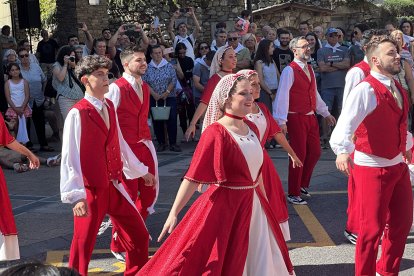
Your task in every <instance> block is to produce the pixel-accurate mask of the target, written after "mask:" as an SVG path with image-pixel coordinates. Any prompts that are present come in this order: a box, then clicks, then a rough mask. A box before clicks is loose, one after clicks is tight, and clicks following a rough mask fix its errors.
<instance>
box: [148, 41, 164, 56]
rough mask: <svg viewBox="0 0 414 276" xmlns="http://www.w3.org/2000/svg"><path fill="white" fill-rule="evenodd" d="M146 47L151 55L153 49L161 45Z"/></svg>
mask: <svg viewBox="0 0 414 276" xmlns="http://www.w3.org/2000/svg"><path fill="white" fill-rule="evenodd" d="M148 48H149V54H150V55H152V52H154V49H158V48H161V46H160V45H159V44H157V45H153V46H150V47H148Z"/></svg>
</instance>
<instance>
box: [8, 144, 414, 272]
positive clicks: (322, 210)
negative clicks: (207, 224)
mask: <svg viewBox="0 0 414 276" xmlns="http://www.w3.org/2000/svg"><path fill="white" fill-rule="evenodd" d="M52 145H53V146H55V148H59V144H52ZM195 145H196V143H195V142H191V143H184V144H181V147H182V149H183V152H181V153H173V152H169V151H165V152H163V153H160V154H159V155H158V157H159V171H160V184H161V190H160V194H159V198H158V203H157V205H156V213H155V214H153V215H151V216H150V217H149V218H148V221H147V225H148V228H149V231H150V234H151V236H152V237H153V238H154V239H153V241H151V244H150V247H151V250H150V251H151V252H154V251H155V250H156V249H157V248H158V247H159V246H160V244H159V243H157V242H155V240H156V238H157V237H158V235H159V233H160V231H161V229H162V226H163V224H164V222H165V219H166V217H167V215H168V212H169V210H170V208H171V206H172V203H173V201H174V198H175V195H176V192H177V190H178V187H179V185H180V179H181V177H182V175H183V173H184V172H185V170H186V168H187V167H188V164H189V162H190V160H191V156H192V154H193V151H194V148H195ZM269 154H270V156H271V158H272V160H273V162H274V164H275V166H276V168H277V170H278V172H279V175H280V178H281V180H282V182H283V186H284V188H285V191H286V190H287V155H286V154H285V152H284V151H282V150H281V149H272V150H269ZM51 155H52V154H49V153H48V154H42V156H51ZM334 160H335V156H334V154H333V153H332V151H331V150H329V149H324V150H323V152H322V156H321V159H320V161H319V163H318V164H317V166H316V169H315V171H314V174H313V177H312V181H311V189H310V192H311V194H312V197H311V199H310V200H309V201H308V203H309V204H308V205H307V206H292V205H289V216H290V219H289V224H290V231H291V237H292V241H291V242H289V243H288V246H289V248H290V257H291V259H292V262H293V264H294V266H295V272H296V275H318V276H319V275H338V276H342V275H344V276H345V275H353V271H354V249H355V247H354V246H353V245H351V244H350V243H348V242H347V240H346V239H345V237H344V235H343V230H344V225H345V221H346V206H347V193H346V188H347V184H346V182H347V179H346V177H345V176H344V175H342V174H341V173H339V172H338V171H337V170H336V168H335V164H334ZM5 175H6V180H7V184H8V188H9V193H10V197H11V200H12V205H13V211H14V214H15V219H16V223H17V228H18V231H19V242H20V252H21V256H22V260H23V261H24V260H40V261H44V262H48V263H52V264H54V265H67V261H68V250H69V248H70V242H71V239H72V234H73V220H72V212H71V206H70V205H67V204H62V203H61V202H60V195H59V168H58V167H55V168H48V167H41V168H40V169H39V170H35V171H30V172H26V173H22V174H16V173H15V172H13V171H11V170H6V171H5ZM196 197H197V195H195V196H194V197H193V199H192V201H193V200H194V199H195V198H196ZM192 201H190V202H189V204H188V206H190V205H191V202H192ZM188 206H187V207H188ZM186 210H187V209H185V210H183V212H182V215H183V214H184V213H185V211H186ZM110 236H111V231H110V229H109V230H107V231H106V232H105V233H104V234H103V235H101V236H99V237H98V239H97V242H96V246H95V251H94V254H93V257H92V261H91V263H90V275H118V274H122V273H121V272H122V271H123V268H124V265H123V264H121V263H119V262H117V261H116V260H115V259H114V258H113V257H112V255H111V253H110V252H109V249H108V248H109V243H110ZM22 260H20V261H22ZM17 262H19V261H14V262H0V271H1V270H2V269H4V268H5V267H7V266H9V265H12V264H15V263H17ZM400 275H414V233H411V234H410V236H409V238H408V240H407V244H406V249H405V254H404V259H403V261H402V264H401V273H400Z"/></svg>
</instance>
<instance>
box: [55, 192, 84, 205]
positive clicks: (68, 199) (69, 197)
mask: <svg viewBox="0 0 414 276" xmlns="http://www.w3.org/2000/svg"><path fill="white" fill-rule="evenodd" d="M81 199H86V192H85V190H84V189H79V190H73V191H70V192H64V193H61V200H62V202H63V203H69V204H73V203H75V202H77V201H79V200H81Z"/></svg>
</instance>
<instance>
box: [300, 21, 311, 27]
mask: <svg viewBox="0 0 414 276" xmlns="http://www.w3.org/2000/svg"><path fill="white" fill-rule="evenodd" d="M305 24H306V25H307V26H308V27H309V26H310V24H309V22H308V21H302V22H300V23H299V25H305Z"/></svg>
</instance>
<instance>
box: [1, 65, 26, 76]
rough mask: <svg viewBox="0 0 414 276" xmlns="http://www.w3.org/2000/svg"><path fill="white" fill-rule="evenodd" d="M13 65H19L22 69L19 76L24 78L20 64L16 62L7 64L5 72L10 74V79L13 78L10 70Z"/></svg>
mask: <svg viewBox="0 0 414 276" xmlns="http://www.w3.org/2000/svg"><path fill="white" fill-rule="evenodd" d="M13 66H15V67H17V68H18V69H19V71H20V74H19V78H21V79H22V78H23V75H22V72H21V70H20V66H19V64H17V63H16V62H12V63H9V64H7V66H6V72H5V73H7V75H8V76H9V79H11V76H10V70H11V69H12V67H13Z"/></svg>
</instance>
